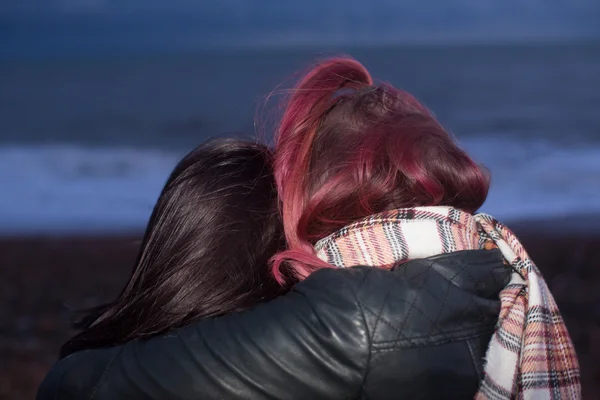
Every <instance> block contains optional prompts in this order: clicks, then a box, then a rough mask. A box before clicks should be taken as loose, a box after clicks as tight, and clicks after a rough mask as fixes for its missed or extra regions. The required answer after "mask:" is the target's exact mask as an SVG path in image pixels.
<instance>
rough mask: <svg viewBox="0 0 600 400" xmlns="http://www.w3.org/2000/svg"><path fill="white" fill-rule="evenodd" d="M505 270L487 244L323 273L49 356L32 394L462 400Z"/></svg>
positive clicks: (474, 377)
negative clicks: (273, 295) (184, 322)
mask: <svg viewBox="0 0 600 400" xmlns="http://www.w3.org/2000/svg"><path fill="white" fill-rule="evenodd" d="M509 275H510V270H509V267H507V266H505V265H504V263H503V261H502V256H501V255H500V253H499V251H497V250H490V251H486V250H475V251H462V252H456V253H452V254H447V255H441V256H436V257H432V258H428V259H422V260H414V261H410V262H408V263H405V264H404V265H402V266H401V267H398V268H396V269H394V270H393V271H386V270H381V269H377V268H371V267H354V268H347V269H335V270H334V269H324V270H320V271H318V272H315V273H313V274H312V275H311V276H310V277H309V278H308V279H306V280H305V281H304V282H302V283H300V284H298V285H296V286H295V287H294V289H293V290H292V291H291V292H290V293H289V294H287V295H285V296H282V297H280V298H277V299H275V300H273V301H271V302H269V303H265V304H262V305H259V306H257V307H255V308H253V309H251V310H248V311H245V312H240V313H236V314H230V315H226V316H223V317H219V318H209V319H205V320H202V321H199V322H197V323H194V324H192V325H190V326H188V327H185V328H182V329H179V330H176V331H173V332H172V333H170V334H168V335H166V336H162V337H157V338H153V339H150V340H147V341H132V342H130V343H128V344H126V345H122V346H118V347H113V348H106V349H97V350H87V351H82V352H79V353H75V354H73V355H71V356H70V357H67V358H65V359H63V360H61V361H59V362H58V363H57V364H56V365H55V366H54V368H53V369H52V370H51V371H50V373H49V374H48V376H47V377H46V379H45V380H44V382H43V383H42V386H41V387H40V389H39V392H38V397H37V398H38V399H39V400H45V399H61V400H67V399H107V400H117V399H165V400H166V399H194V400H196V399H310V400H317V399H371V400H376V399H470V398H473V395H474V394H475V392H476V390H477V387H478V384H479V381H480V379H481V378H482V365H483V356H484V354H485V351H486V348H487V344H488V342H489V340H490V337H491V334H492V332H493V329H494V326H495V324H496V322H497V317H498V313H499V310H500V302H499V299H498V293H499V291H500V290H501V289H502V288H503V287H504V286H505V285H506V283H507V282H508V280H509Z"/></svg>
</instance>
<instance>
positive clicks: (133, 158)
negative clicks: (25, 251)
mask: <svg viewBox="0 0 600 400" xmlns="http://www.w3.org/2000/svg"><path fill="white" fill-rule="evenodd" d="M462 144H463V145H464V147H465V148H466V149H467V151H469V153H470V154H472V155H473V156H474V157H475V158H476V159H477V160H479V161H481V162H482V163H484V164H485V165H486V166H487V167H488V168H489V169H490V170H491V172H492V178H493V183H492V188H491V192H490V196H489V198H488V201H487V202H486V204H485V205H484V207H483V209H482V211H485V212H489V213H491V214H493V215H495V216H496V217H497V218H500V219H502V220H511V221H514V220H519V219H531V218H540V217H542V218H543V217H555V216H564V215H570V214H582V213H583V214H600V147H598V146H595V147H594V146H589V147H583V146H580V147H570V148H565V147H561V146H559V145H557V144H555V143H551V142H544V141H539V140H538V141H521V142H515V141H512V140H509V139H501V138H498V139H490V138H481V139H469V140H465V141H462ZM181 155H182V154H179V153H177V154H176V153H172V152H162V151H158V150H139V149H135V150H134V149H113V148H105V149H92V148H81V147H72V146H47V147H42V146H37V147H23V146H19V147H1V148H0V233H5V234H6V233H39V232H51V233H55V232H60V231H65V232H73V231H75V232H85V231H90V232H98V231H116V230H123V229H141V228H143V227H144V225H145V223H146V221H147V219H148V217H149V215H150V212H151V210H152V207H153V205H154V202H155V201H156V198H157V196H158V194H159V193H160V190H161V188H162V185H163V184H164V182H165V180H166V178H167V176H168V174H169V173H170V171H171V169H172V168H173V167H174V165H175V164H176V162H177V161H178V159H179V157H180V156H181Z"/></svg>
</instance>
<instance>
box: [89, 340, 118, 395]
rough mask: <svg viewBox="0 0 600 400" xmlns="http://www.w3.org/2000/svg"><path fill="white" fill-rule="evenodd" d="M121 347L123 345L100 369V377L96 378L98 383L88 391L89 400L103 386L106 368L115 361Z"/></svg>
mask: <svg viewBox="0 0 600 400" xmlns="http://www.w3.org/2000/svg"><path fill="white" fill-rule="evenodd" d="M123 348H124V347H123V346H121V347H120V348H119V351H117V352H116V353H115V355H114V356H112V358H111V359H110V360H108V363H106V367H104V371H102V375H101V376H100V379H98V383H96V385H94V387H93V388H92V392H91V393H90V397H89V400H93V399H94V397H95V396H96V392H98V390H99V389H100V388H101V387H102V386H103V384H104V382H105V381H106V378H107V375H108V370H109V369H110V367H111V366H112V365H113V363H114V362H115V360H116V359H117V357H118V356H119V355H120V354H121V353H122V352H123Z"/></svg>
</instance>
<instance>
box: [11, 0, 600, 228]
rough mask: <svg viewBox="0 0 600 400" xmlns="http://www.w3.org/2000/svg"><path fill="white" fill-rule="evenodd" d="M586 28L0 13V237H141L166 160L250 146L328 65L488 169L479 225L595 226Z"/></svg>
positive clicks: (541, 15) (553, 21)
mask: <svg viewBox="0 0 600 400" xmlns="http://www.w3.org/2000/svg"><path fill="white" fill-rule="evenodd" d="M598 21H600V1H598V0H573V1H566V0H549V1H541V0H519V1H517V0H507V1H495V0H447V1H443V0H423V1H420V2H406V1H394V0H373V1H370V2H367V1H362V2H359V1H357V0H346V1H342V0H306V1H303V2H291V1H281V0H251V1H250V0H219V1H217V0H215V1H194V0H173V1H167V0H128V1H126V0H5V1H3V2H0V60H2V61H1V62H0V88H1V90H0V185H1V186H2V187H3V188H4V190H3V195H2V196H0V235H2V234H14V233H32V232H33V233H35V232H46V233H48V232H51V233H53V234H56V233H58V232H65V231H66V232H73V231H75V232H82V231H87V232H98V231H109V232H111V231H119V230H123V229H142V228H143V226H144V224H145V223H146V221H147V218H148V216H149V215H150V211H151V209H152V206H153V204H154V201H155V200H156V197H157V196H158V194H159V192H160V189H161V186H162V184H163V182H164V180H165V179H166V177H167V176H168V174H169V172H170V170H171V168H173V166H174V165H175V163H176V162H177V160H178V158H179V157H181V156H182V155H183V154H184V153H185V152H186V151H188V150H190V149H191V148H192V147H194V146H195V145H197V144H199V143H200V142H202V141H204V140H206V139H207V138H208V137H213V136H219V135H229V134H231V133H243V134H246V135H247V136H251V135H253V134H255V133H256V132H255V130H256V126H255V125H254V122H255V120H254V118H255V116H256V112H257V107H258V106H259V105H260V104H261V102H262V101H263V100H264V97H265V96H266V95H267V94H269V93H271V91H272V90H273V89H274V88H275V87H277V85H278V84H281V83H282V82H285V85H287V84H289V83H290V80H289V78H290V77H291V76H292V75H293V74H294V73H295V72H297V71H299V70H303V69H304V68H305V67H306V66H307V65H309V64H310V63H312V62H313V61H314V60H315V58H319V57H322V56H323V55H325V54H327V55H331V54H336V53H346V54H350V55H351V56H354V57H356V58H357V59H358V60H359V61H361V62H362V63H364V64H365V66H366V67H367V68H368V69H369V70H370V71H371V72H372V74H373V76H374V77H375V78H377V79H380V80H384V81H389V82H391V83H392V84H394V85H396V86H398V87H400V88H403V89H405V90H407V91H409V92H411V93H413V94H414V95H416V96H417V98H419V99H420V100H422V101H423V102H424V103H425V105H427V106H428V107H430V108H431V109H432V110H433V111H434V112H435V114H436V115H437V117H438V118H439V120H440V121H441V122H442V124H444V126H445V127H446V128H447V129H448V130H449V131H451V132H452V133H453V134H454V135H455V137H456V138H457V140H458V141H459V143H460V144H461V146H463V147H464V148H465V149H466V150H467V151H468V152H469V153H470V154H471V155H472V156H473V157H474V158H475V159H476V160H477V161H479V162H481V163H483V164H485V165H486V166H487V167H489V168H490V170H491V173H492V187H491V191H490V196H489V198H488V201H487V202H486V203H485V205H484V207H483V211H485V212H489V213H491V214H493V215H495V216H497V217H498V218H500V219H509V220H511V221H518V220H522V219H532V218H535V219H540V218H541V219H543V218H560V217H565V216H573V215H600V202H598V201H597V200H596V199H597V198H599V197H600V114H599V113H598V112H597V108H598V107H599V106H600V91H599V90H598V87H600V73H599V71H600V23H598ZM285 85H284V86H283V88H284V89H285V88H286V87H287V86H285ZM265 111H268V109H267V110H265ZM583 219H585V218H583ZM583 219H582V218H579V219H572V221H579V222H574V223H576V224H577V225H578V226H579V225H581V221H582V220H583Z"/></svg>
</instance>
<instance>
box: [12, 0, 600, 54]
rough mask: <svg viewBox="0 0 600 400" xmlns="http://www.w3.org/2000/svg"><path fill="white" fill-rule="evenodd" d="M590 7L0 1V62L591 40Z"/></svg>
mask: <svg viewBox="0 0 600 400" xmlns="http://www.w3.org/2000/svg"><path fill="white" fill-rule="evenodd" d="M599 21H600V0H503V1H497V0H420V1H404V0H361V1H358V0H3V1H1V2H0V43H4V44H0V52H1V53H5V54H17V53H32V54H35V53H36V52H37V53H39V52H44V51H48V52H49V51H55V50H58V51H66V52H69V51H82V50H84V49H86V50H87V51H92V52H93V51H94V49H98V50H101V49H108V48H111V49H135V48H157V49H158V48H162V49H169V48H194V47H203V46H211V45H215V46H217V45H240V46H244V45H261V44H275V45H277V44H279V45H293V44H312V43H317V44H318V43H328V42H331V43H354V42H369V43H379V42H391V43H396V42H411V41H419V40H425V41H454V40H460V41H484V42H485V41H493V40H500V41H502V40H529V39H545V38H572V37H586V38H590V37H592V38H600V22H599Z"/></svg>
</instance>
